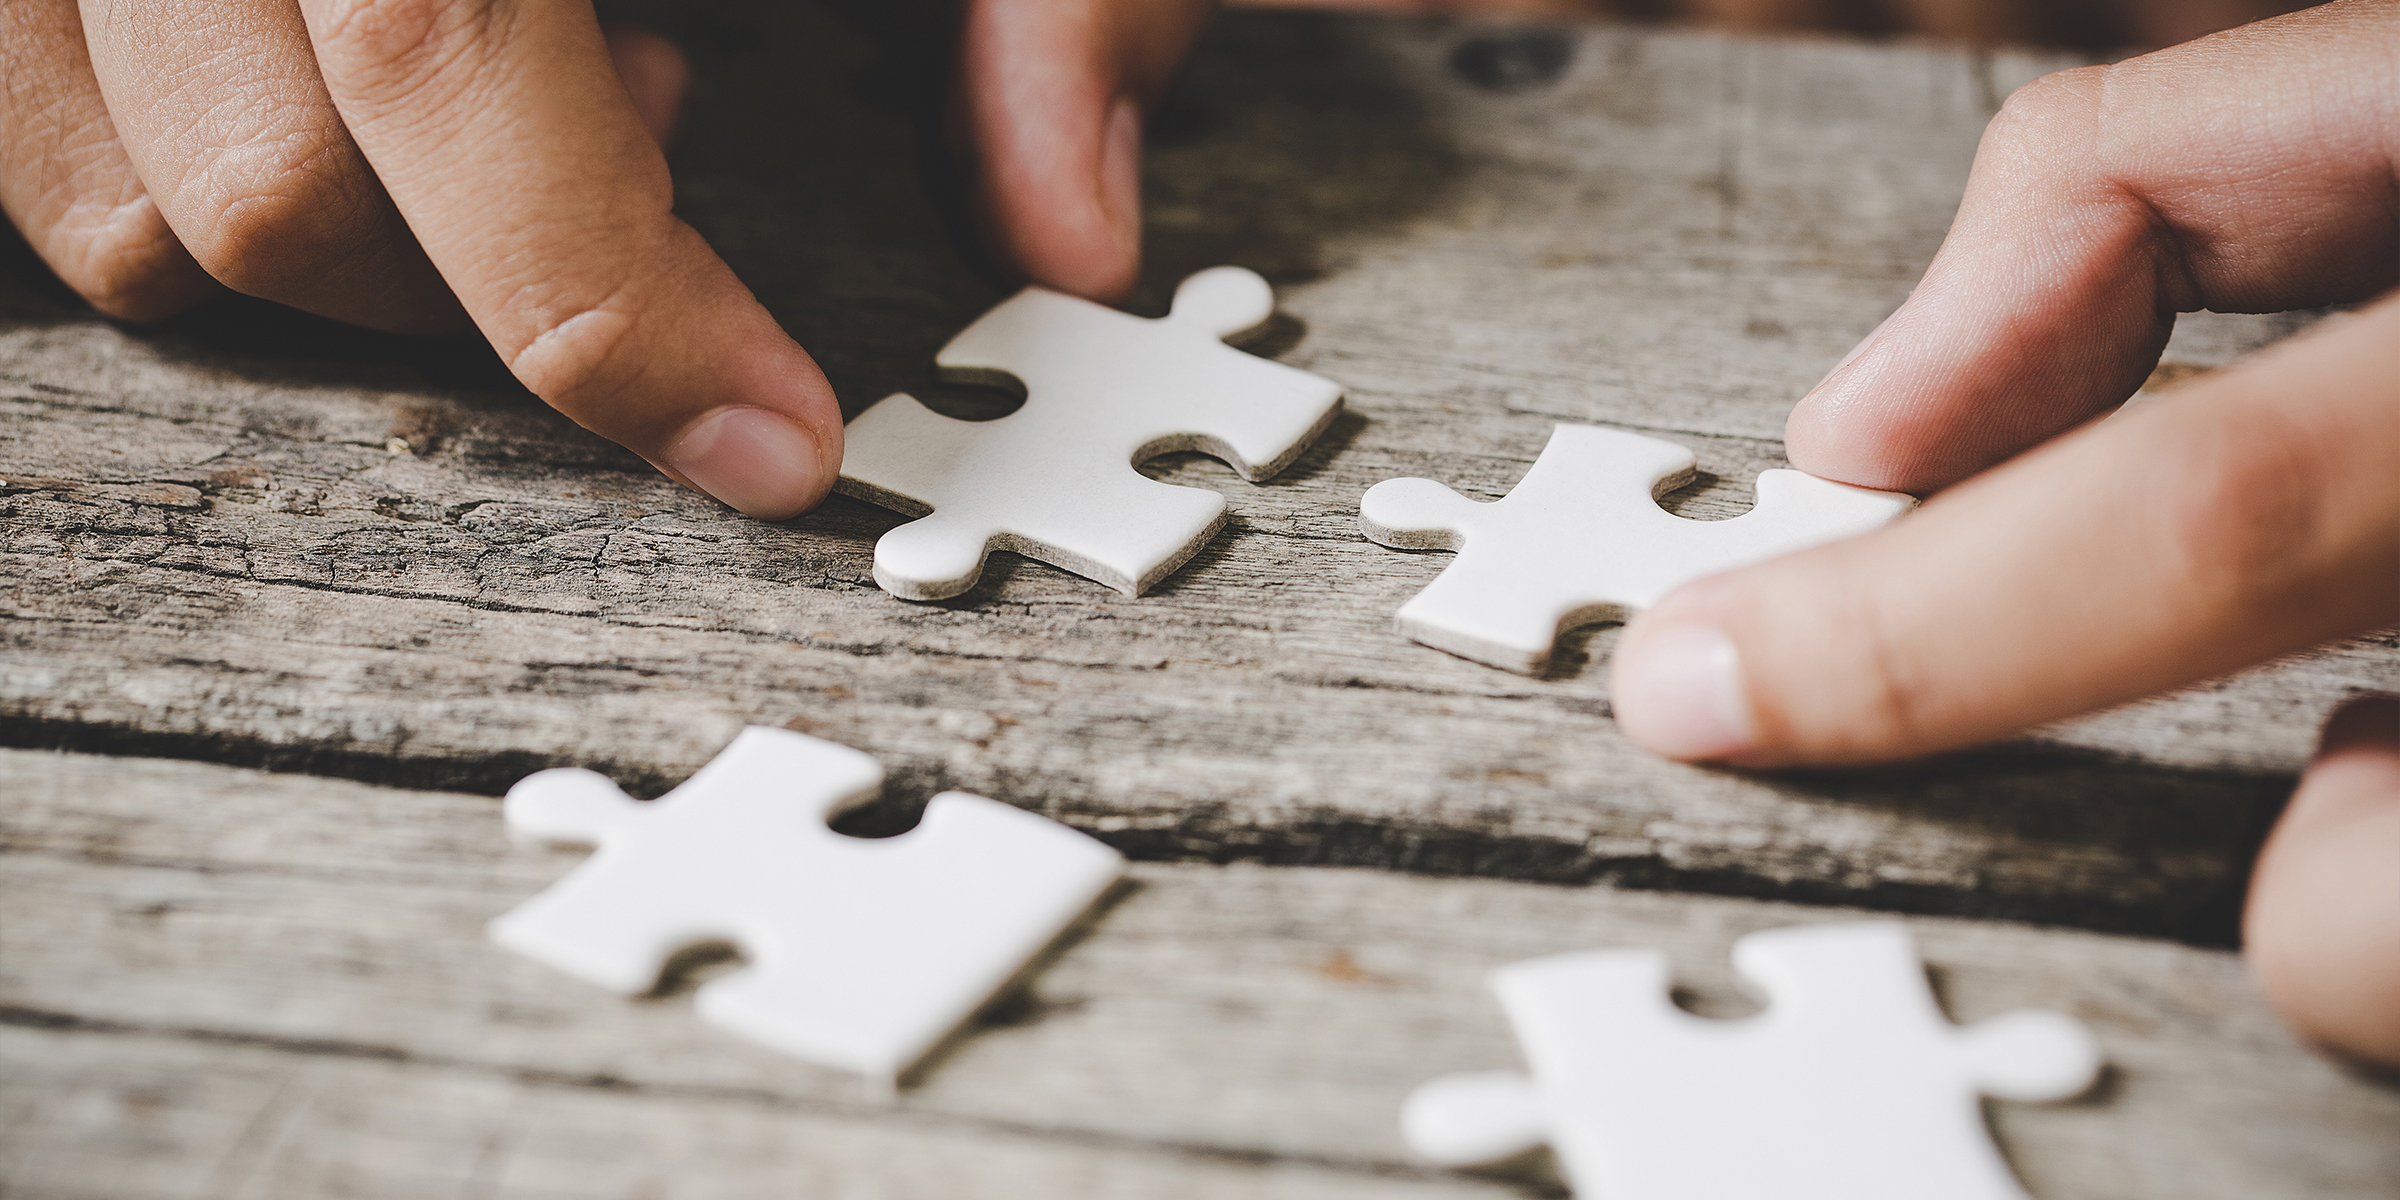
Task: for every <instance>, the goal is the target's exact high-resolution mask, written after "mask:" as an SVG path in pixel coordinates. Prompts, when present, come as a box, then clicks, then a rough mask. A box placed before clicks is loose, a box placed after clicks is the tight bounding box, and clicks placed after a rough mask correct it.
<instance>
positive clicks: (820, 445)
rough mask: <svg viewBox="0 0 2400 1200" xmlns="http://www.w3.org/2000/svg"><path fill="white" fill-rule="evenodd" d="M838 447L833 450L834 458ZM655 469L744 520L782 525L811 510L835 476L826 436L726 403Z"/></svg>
mask: <svg viewBox="0 0 2400 1200" xmlns="http://www.w3.org/2000/svg"><path fill="white" fill-rule="evenodd" d="M839 452H840V451H839V447H838V446H837V447H835V448H834V453H835V455H836V456H837V457H838V455H839ZM659 458H660V463H659V465H660V466H662V467H665V468H667V469H668V470H669V471H671V472H673V473H674V474H676V475H678V476H680V477H681V478H682V479H683V480H684V482H686V483H688V484H690V485H691V486H692V487H694V488H697V489H698V490H700V491H701V492H704V493H706V494H708V495H709V496H712V497H715V498H716V499H718V500H720V501H723V502H724V503H725V504H727V505H730V506H731V507H733V508H735V509H738V510H740V511H741V512H742V513H743V514H745V515H747V516H752V517H757V518H759V519H760V520H764V521H780V520H784V519H785V518H788V517H794V516H798V515H799V514H801V513H803V512H806V511H808V510H809V509H811V508H814V507H816V505H817V502H818V501H821V500H823V499H824V498H825V494H826V493H827V492H828V491H830V490H831V489H832V487H833V477H834V474H835V473H836V471H838V462H837V464H836V468H835V470H831V471H829V470H827V469H826V458H827V455H826V447H825V445H824V442H823V439H822V438H821V437H820V436H819V435H818V434H817V432H816V431H815V430H812V429H811V428H809V427H808V426H807V425H805V424H803V423H801V422H800V421H796V420H794V419H792V418H791V417H789V416H787V415H785V414H783V413H780V412H776V411H774V410H772V409H765V408H758V407H753V406H749V405H728V406H726V407H723V408H717V409H712V410H710V411H709V412H706V413H703V414H701V415H700V417H699V418H698V419H696V420H694V421H693V422H692V423H691V424H689V425H687V426H685V427H684V429H683V431H682V432H681V433H680V434H678V435H677V436H676V438H675V439H674V440H673V441H672V442H669V443H668V445H667V448H666V449H665V450H664V451H663V452H662V453H661V454H660V456H659Z"/></svg>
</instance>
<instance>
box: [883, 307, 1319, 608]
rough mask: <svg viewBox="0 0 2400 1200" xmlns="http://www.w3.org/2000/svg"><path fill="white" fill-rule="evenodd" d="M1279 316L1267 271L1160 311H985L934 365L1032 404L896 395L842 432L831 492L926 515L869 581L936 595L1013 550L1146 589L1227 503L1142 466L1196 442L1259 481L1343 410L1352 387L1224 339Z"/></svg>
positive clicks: (910, 595)
mask: <svg viewBox="0 0 2400 1200" xmlns="http://www.w3.org/2000/svg"><path fill="white" fill-rule="evenodd" d="M1274 308H1275V295H1274V292H1273V290H1272V289H1270V288H1269V287H1268V286H1267V281H1266V280H1264V279H1261V278H1259V277H1258V275H1257V274H1256V273H1254V272H1251V271H1247V270H1244V269H1242V268H1240V267H1212V268H1210V269H1209V270H1206V271H1202V272H1200V273H1198V274H1196V275H1193V276H1192V277H1191V278H1189V279H1186V280H1184V281H1183V284H1182V286H1180V287H1178V288H1176V289H1175V301H1174V306H1173V308H1172V310H1171V311H1169V312H1168V314H1167V315H1166V316H1165V317H1163V318H1160V319H1158V320H1148V319H1144V318H1141V317H1136V316H1130V315H1128V314H1126V313H1121V312H1118V311H1116V310H1115V309H1112V308H1107V307H1104V306H1102V305H1098V304H1094V303H1092V302H1091V301H1089V300H1082V299H1078V298H1076V297H1073V296H1068V295H1064V294H1062V293H1059V292H1053V291H1050V290H1048V289H1047V288H1039V287H1029V288H1026V289H1025V290H1024V291H1022V292H1019V293H1017V294H1016V295H1015V296H1014V297H1011V298H1010V299H1009V300H1007V301H1005V302H1003V303H1002V304H1001V305H1000V306H999V307H998V308H995V309H993V310H992V311H990V312H988V313H985V314H984V315H983V316H982V318H980V319H978V320H977V321H976V322H975V323H974V324H973V325H970V326H968V327H967V329H966V332H964V333H961V334H959V335H958V336H957V337H955V338H952V339H951V340H950V344H949V345H946V346H944V347H942V350H941V353H939V354H937V355H936V356H935V357H934V362H935V364H936V365H937V366H939V367H940V368H941V370H942V372H943V374H945V375H947V376H949V377H952V378H960V379H968V380H982V381H991V380H994V379H996V378H1014V379H1015V380H1017V381H1018V382H1020V383H1022V384H1023V385H1024V387H1025V397H1026V399H1025V404H1024V406H1023V407H1021V408H1019V409H1018V410H1017V411H1015V412H1013V413H1010V414H1009V415H1007V416H1005V417H1001V418H999V419H997V420H992V421H959V420H953V419H951V418H949V417H945V416H942V415H941V414H939V413H936V412H934V411H933V410H931V409H929V408H926V407H925V406H924V405H923V404H921V403H919V402H918V401H917V400H916V398H915V397H912V396H908V395H906V394H899V395H893V396H889V397H886V398H885V399H884V400H883V401H882V402H881V403H878V404H876V405H875V406H873V407H871V408H869V409H867V411H865V412H863V413H860V414H859V416H858V419H857V420H854V421H852V422H850V427H849V429H848V431H847V432H846V433H845V434H844V435H843V436H844V438H845V439H846V440H845V443H844V444H845V449H844V450H843V451H842V477H841V480H840V482H839V483H837V484H836V485H835V487H836V488H837V490H839V491H841V492H843V493H844V494H846V495H851V496H856V497H858V498H860V499H862V500H866V501H870V502H872V503H875V504H879V505H882V506H883V507H885V508H889V509H893V510H896V511H898V512H903V513H908V514H911V515H916V514H929V515H925V516H922V517H920V518H919V519H918V520H916V521H913V522H910V523H909V524H906V525H902V526H900V527H899V528H897V529H894V530H892V531H891V532H889V533H886V534H884V535H883V538H882V540H880V541H878V542H876V544H875V582H877V583H879V584H881V585H883V588H884V590H885V591H888V592H890V593H892V594H893V595H895V596H899V597H902V598H903V599H908V600H940V599H944V598H947V597H950V596H955V595H958V594H959V593H961V592H964V591H966V590H967V589H968V588H970V587H973V586H974V585H975V580H976V578H977V577H978V576H979V575H981V574H982V571H983V561H984V558H985V557H986V556H987V555H989V554H990V553H991V552H992V551H994V550H1011V551H1014V552H1016V553H1018V554H1022V555H1024V556H1026V557H1027V558H1035V559H1040V560H1041V561H1043V562H1046V563H1049V564H1051V565H1052V566H1056V567H1059V568H1062V569H1064V570H1068V571H1072V572H1074V573H1075V574H1078V575H1081V576H1084V577H1085V578H1088V579H1093V580H1097V581H1099V582H1101V583H1104V584H1107V585H1108V586H1110V587H1113V588H1115V589H1117V590H1118V591H1121V592H1124V593H1126V594H1127V595H1133V596H1138V595H1140V594H1142V593H1143V592H1145V591H1147V590H1149V588H1150V586H1151V585H1152V584H1155V583H1157V582H1158V581H1159V580H1160V579H1163V578H1165V577H1166V576H1167V575H1168V574H1169V573H1170V572H1172V571H1174V570H1175V568H1177V567H1179V566H1182V565H1183V563H1184V561H1185V560H1186V559H1189V558H1190V557H1191V556H1192V555H1193V554H1194V553H1195V552H1197V551H1198V550H1199V549H1200V547H1201V546H1202V545H1205V544H1206V543H1207V541H1208V539H1209V538H1210V537H1212V536H1214V535H1215V533H1216V532H1217V529H1218V528H1219V527H1220V526H1221V525H1223V524H1224V520H1225V498H1224V497H1223V496H1220V495H1218V494H1217V493H1215V492H1211V491H1206V490H1204V489H1201V488H1188V487H1178V486H1176V485H1173V484H1167V483H1160V482H1158V481H1157V480H1154V479H1147V478H1144V477H1143V476H1142V474H1141V473H1140V472H1138V471H1136V470H1134V466H1135V465H1136V464H1137V463H1140V462H1141V461H1143V460H1145V459H1148V458H1151V457H1153V456H1156V455H1159V454H1165V453H1167V452H1169V451H1176V450H1198V451H1201V452H1204V453H1207V454H1212V455H1215V456H1216V457H1218V458H1221V459H1224V460H1225V461H1226V462H1227V463H1228V464H1230V465H1231V466H1232V467H1233V469H1234V470H1235V471H1237V472H1239V473H1240V474H1241V476H1242V478H1244V479H1247V480H1251V481H1253V482H1255V481H1257V480H1261V479H1265V478H1267V477H1268V476H1271V475H1273V474H1275V473H1276V472H1277V471H1280V470H1282V469H1283V468H1285V467H1286V466H1289V465H1291V462H1292V460H1293V459H1295V458H1298V457H1299V456H1300V453H1301V451H1303V450H1305V449H1307V448H1308V444H1309V443H1310V442H1312V441H1314V440H1315V439H1316V437H1317V435H1318V434H1319V433H1322V432H1324V430H1325V427H1326V426H1327V425H1329V424H1331V423H1332V421H1333V418H1334V416H1335V414H1337V413H1339V412H1340V411H1341V407H1342V389H1341V385H1339V384H1336V383H1334V382H1333V381H1332V380H1329V379H1323V378H1320V377H1318V376H1315V375H1311V374H1309V373H1308V372H1306V371H1302V370H1298V369H1296V368H1293V367H1287V366H1285V365H1283V364H1282V363H1278V362H1274V361H1272V360H1269V359H1264V358H1259V357H1257V356H1255V355H1251V354H1245V353H1243V352H1241V351H1239V350H1236V349H1234V348H1233V347H1231V346H1228V345H1226V344H1225V342H1224V340H1223V339H1225V338H1228V337H1231V336H1234V335H1236V334H1239V333H1241V332H1243V331H1245V330H1249V329H1253V328H1256V327H1257V326H1258V325H1260V324H1261V323H1263V322H1264V321H1266V319H1267V318H1268V317H1269V316H1270V315H1272V314H1273V312H1274Z"/></svg>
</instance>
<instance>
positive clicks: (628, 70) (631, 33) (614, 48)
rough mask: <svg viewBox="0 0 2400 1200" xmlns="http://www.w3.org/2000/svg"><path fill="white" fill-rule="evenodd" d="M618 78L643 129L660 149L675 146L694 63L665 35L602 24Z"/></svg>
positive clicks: (689, 90)
mask: <svg viewBox="0 0 2400 1200" xmlns="http://www.w3.org/2000/svg"><path fill="white" fill-rule="evenodd" d="M602 33H603V34H605V35H606V36H607V38H608V57H609V58H610V59H611V60H612V61H614V62H615V63H616V64H617V78H619V79H621V80H623V81H624V83H625V95H626V96H627V98H629V99H631V100H632V101H633V111H634V112H636V113H639V114H640V115H641V118H642V128H644V129H647V130H649V131H650V140H651V141H654V142H657V143H658V145H659V148H660V149H672V148H673V147H674V145H675V135H676V134H677V133H679V132H681V131H682V129H683V102H684V100H685V98H686V97H687V96H688V95H689V93H690V92H691V88H692V64H691V63H690V61H689V60H687V59H685V58H684V57H683V50H682V49H681V48H680V47H678V46H676V45H675V43H673V42H671V41H668V40H667V39H666V38H665V37H663V36H661V35H659V34H657V33H653V32H651V31H650V30H647V29H643V28H641V27H639V26H635V25H608V26H604V27H602Z"/></svg>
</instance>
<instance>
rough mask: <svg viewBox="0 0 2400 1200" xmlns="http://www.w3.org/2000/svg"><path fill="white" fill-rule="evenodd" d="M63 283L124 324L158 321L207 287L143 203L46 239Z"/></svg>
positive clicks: (151, 208)
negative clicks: (127, 322) (124, 322)
mask: <svg viewBox="0 0 2400 1200" xmlns="http://www.w3.org/2000/svg"><path fill="white" fill-rule="evenodd" d="M47 241H48V245H47V246H46V247H45V249H48V250H49V251H50V254H51V259H52V262H53V264H54V266H55V267H56V269H57V271H58V275H59V278H60V279H61V280H63V281H64V282H65V283H66V284H67V286H68V287H71V288H73V289H75V291H76V293H77V294H78V295H80V296H82V297H83V298H84V300H85V301H86V302H88V303H89V304H91V306H92V307H93V308H95V309H98V310H99V311H101V312H102V313H105V314H107V315H108V316H111V317H114V318H116V319H118V320H120V321H136V322H140V321H155V320H159V319H160V318H163V317H167V316H171V315H173V314H175V313H176V312H179V311H181V310H182V309H184V308H185V307H187V306H189V305H190V304H191V303H192V302H193V301H194V300H197V299H198V298H199V297H200V295H201V294H202V293H203V291H204V290H205V287H206V280H205V278H204V277H203V276H202V275H201V273H200V271H199V270H198V268H197V265H196V264H195V263H193V261H192V258H191V255H190V254H188V253H186V252H185V250H184V248H183V243H181V242H179V241H177V240H175V234H174V232H173V231H171V230H169V229H168V228H167V224H166V222H165V221H163V220H161V219H160V218H159V216H158V210H157V208H156V207H154V206H152V205H151V204H150V203H149V201H148V199H147V198H145V199H143V200H142V201H140V202H139V203H137V204H131V205H123V206H119V207H118V208H116V209H114V210H112V211H111V212H110V213H109V214H108V215H107V216H106V217H104V218H103V219H101V220H99V221H96V222H92V223H89V224H84V225H80V226H78V227H75V228H71V229H60V230H55V231H53V236H52V237H51V238H49V239H47Z"/></svg>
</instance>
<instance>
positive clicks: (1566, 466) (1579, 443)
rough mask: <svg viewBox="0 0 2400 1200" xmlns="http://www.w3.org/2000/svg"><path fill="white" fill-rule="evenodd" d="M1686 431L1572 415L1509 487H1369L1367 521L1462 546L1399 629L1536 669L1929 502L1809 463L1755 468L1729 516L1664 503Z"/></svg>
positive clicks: (1423, 482)
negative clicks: (1469, 490)
mask: <svg viewBox="0 0 2400 1200" xmlns="http://www.w3.org/2000/svg"><path fill="white" fill-rule="evenodd" d="M1693 464H1694V460H1693V458H1692V452H1691V451H1689V450H1686V449H1684V448H1683V447H1681V446H1678V445H1676V444H1674V443H1673V442H1664V441H1660V440H1659V439H1657V438H1652V437H1643V436H1642V435H1640V434H1636V433H1625V432H1622V431H1619V430H1615V429H1602V428H1598V427H1595V426H1590V425H1561V426H1559V427H1557V428H1556V429H1555V430H1553V431H1552V432H1551V434H1550V444H1549V445H1547V446H1545V447H1543V448H1542V455H1541V457H1540V458H1539V459H1536V460H1535V461H1534V464H1533V469H1532V470H1529V471H1527V472H1526V473H1525V478H1524V479H1522V480H1519V481H1518V483H1517V486H1516V487H1515V488H1514V489H1513V490H1511V491H1510V492H1509V493H1508V495H1507V496H1506V497H1504V498H1503V499H1500V500H1497V501H1492V502H1488V503H1487V502H1484V501H1478V500H1469V499H1467V498H1466V497H1464V496H1461V495H1459V494H1458V493H1457V492H1454V491H1451V490H1450V489H1449V488H1447V487H1445V486H1443V485H1441V484H1439V483H1435V482H1434V481H1432V480H1430V479H1387V480H1385V481H1383V482H1382V483H1378V484H1376V485H1375V486H1374V487H1371V488H1369V489H1367V494H1366V496H1365V497H1364V498H1362V499H1361V500H1360V501H1359V522H1358V523H1359V528H1360V529H1362V530H1363V531H1364V532H1365V533H1366V535H1367V536H1368V537H1369V538H1372V539H1374V540H1375V541H1378V542H1381V543H1383V544H1384V545H1386V546H1391V547H1394V548H1395V549H1402V550H1424V549H1442V550H1456V551H1458V560H1457V561H1455V562H1453V563H1451V564H1450V565H1449V566H1448V567H1447V568H1445V569H1444V570H1443V571H1442V573H1441V574H1440V575H1439V576H1436V577H1435V578H1434V581H1433V582H1432V583H1431V584H1428V585H1427V586H1426V588H1425V590H1424V591H1421V592H1419V593H1417V595H1416V597H1415V598H1414V599H1412V600H1410V601H1409V602H1408V603H1407V604H1404V605H1402V606H1401V608H1400V616H1399V627H1400V632H1401V633H1402V634H1403V635H1405V636H1407V637H1410V638H1413V639H1415V640H1417V641H1420V642H1423V643H1425V644H1426V645H1428V646H1432V647H1435V648H1437V649H1441V650H1447V651H1449V652H1450V653H1452V654H1456V655H1458V656H1459V657H1461V658H1471V659H1474V660H1475V661H1477V662H1481V663H1488V664H1490V665H1492V666H1495V667H1501V668H1504V669H1506V670H1510V671H1522V672H1524V673H1526V674H1536V673H1539V672H1540V671H1541V670H1542V668H1543V667H1544V666H1546V665H1547V664H1548V663H1549V661H1550V650H1551V647H1552V646H1553V645H1554V644H1556V643H1557V641H1558V636H1559V635H1560V634H1562V633H1565V632H1566V631H1567V630H1569V629H1572V628H1574V627H1575V626H1577V625H1582V624H1585V623H1587V622H1590V621H1594V620H1597V619H1599V618H1600V617H1601V616H1603V615H1604V614H1606V613H1607V612H1608V611H1609V610H1610V609H1617V608H1646V607H1648V606H1649V605H1651V604H1653V603H1655V602H1657V600H1658V598H1659V597H1661V596H1663V595H1665V594H1666V593H1668V592H1670V591H1672V590H1674V589H1675V588H1677V587H1679V586H1681V585H1682V584H1685V583H1689V582H1690V581H1692V580H1694V579H1698V578H1700V577H1701V576H1703V575H1713V574H1716V573H1717V572H1719V571H1724V570H1729V569H1731V568H1734V567H1738V566H1743V565H1745V564H1748V563H1752V562H1757V561H1760V560H1762V559H1767V558H1772V557H1774V556H1776V555H1779V554H1785V553H1789V552H1790V551H1793V550H1799V549H1802V548H1804V547H1807V546H1813V545H1816V544H1817V543H1819V542H1830V541H1834V540H1836V539H1839V538H1845V537H1850V536H1852V535H1855V534H1861V533H1865V532H1867V531H1868V530H1871V529H1875V528H1877V527H1879V526H1881V525H1884V524H1886V523H1887V522H1889V521H1891V519H1892V518H1894V517H1897V516H1899V515H1900V514H1901V513H1903V512H1906V511H1908V510H1909V509H1910V508H1911V507H1913V506H1914V505H1915V504H1916V501H1915V500H1914V499H1912V498H1911V497H1908V496H1904V495H1901V494H1899V493H1897V492H1877V491H1870V490H1868V489H1866V488H1860V487H1851V486H1849V485H1847V484H1840V483H1834V482H1832V481H1831V480H1825V479H1819V478H1817V477H1816V476H1814V475H1809V474H1805V473H1803V472H1800V471H1792V470H1776V471H1768V472H1766V473H1764V474H1762V475H1760V476H1759V477H1758V504H1757V506H1756V507H1754V508H1752V509H1751V510H1750V511H1749V512H1746V513H1743V514H1742V515H1741V516H1738V517H1733V518H1730V519H1728V520H1723V521H1694V520H1690V519H1688V518H1684V517H1679V516H1676V515H1674V514H1672V513H1669V512H1668V511H1666V510H1665V509H1663V508H1660V507H1659V506H1658V500H1657V497H1659V496H1663V495H1665V494H1666V493H1668V492H1671V491H1674V490H1675V489H1676V488H1678V487H1681V486H1683V485H1684V484H1685V483H1687V482H1689V481H1690V480H1691V477H1692V467H1693Z"/></svg>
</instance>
